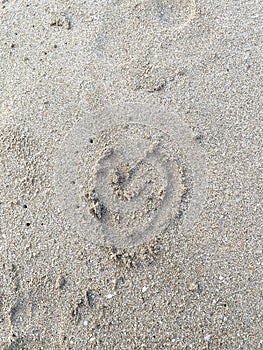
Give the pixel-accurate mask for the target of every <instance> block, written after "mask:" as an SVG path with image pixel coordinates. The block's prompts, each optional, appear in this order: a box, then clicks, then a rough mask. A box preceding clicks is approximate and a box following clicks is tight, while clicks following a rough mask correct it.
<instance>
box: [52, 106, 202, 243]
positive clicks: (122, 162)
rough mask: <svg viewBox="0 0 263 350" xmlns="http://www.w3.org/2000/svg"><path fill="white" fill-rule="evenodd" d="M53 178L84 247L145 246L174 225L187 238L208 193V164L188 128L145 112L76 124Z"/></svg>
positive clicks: (115, 113) (128, 110)
mask: <svg viewBox="0 0 263 350" xmlns="http://www.w3.org/2000/svg"><path fill="white" fill-rule="evenodd" d="M149 123H150V124H151V125H149ZM164 130H169V135H168V133H167V132H166V131H164ZM54 171H55V191H56V203H57V206H58V207H59V208H60V210H61V211H62V213H64V215H65V217H66V219H67V220H68V222H69V223H70V225H71V229H72V230H73V231H74V232H76V233H77V234H78V235H79V236H80V237H81V238H82V239H83V240H84V242H86V243H87V244H88V243H90V242H91V243H95V244H98V245H104V246H111V247H116V248H130V247H134V246H138V245H142V244H144V243H145V242H148V241H149V240H150V239H151V238H154V237H157V236H161V235H162V233H163V232H165V230H166V229H167V228H168V226H169V224H170V223H171V222H173V225H174V227H175V231H176V230H177V229H179V228H180V229H183V230H184V231H185V232H187V231H189V230H191V227H192V226H193V224H194V222H195V221H196V220H198V215H199V212H200V210H201V208H202V203H203V202H204V199H205V193H206V166H205V160H204V157H203V155H202V150H201V147H200V145H199V144H198V142H196V141H195V140H194V138H193V135H192V134H191V130H189V127H188V126H187V125H185V124H184V123H183V122H182V121H181V119H180V118H176V115H175V114H173V115H170V114H169V113H167V112H165V111H164V110H163V109H162V108H160V110H156V109H153V108H152V107H151V106H145V105H143V106H140V105H131V106H124V107H117V108H113V107H112V108H110V109H104V110H100V111H97V112H96V113H95V114H93V115H90V116H86V117H84V118H83V119H82V120H80V121H79V122H77V123H76V124H75V126H74V127H73V128H72V130H71V131H70V132H69V134H68V135H66V137H65V139H64V141H63V142H62V144H61V145H60V147H59V149H58V152H57V154H56V157H55V162H54Z"/></svg>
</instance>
